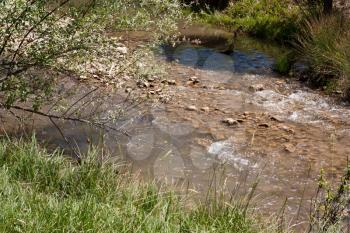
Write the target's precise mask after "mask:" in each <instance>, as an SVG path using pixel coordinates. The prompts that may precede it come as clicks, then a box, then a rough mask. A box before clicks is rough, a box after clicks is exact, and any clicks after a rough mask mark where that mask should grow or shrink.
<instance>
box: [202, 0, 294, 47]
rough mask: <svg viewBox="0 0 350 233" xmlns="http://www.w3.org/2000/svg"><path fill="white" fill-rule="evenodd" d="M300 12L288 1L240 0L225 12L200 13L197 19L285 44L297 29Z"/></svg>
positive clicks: (232, 3) (231, 4)
mask: <svg viewBox="0 0 350 233" xmlns="http://www.w3.org/2000/svg"><path fill="white" fill-rule="evenodd" d="M286 6H290V7H286ZM299 12H300V9H299V8H298V7H296V6H294V5H290V3H289V1H288V0H282V1H281V0H263V1H257V0H239V1H235V2H231V3H230V5H229V6H228V7H227V8H226V9H225V10H224V11H216V12H213V13H210V14H208V13H204V12H203V13H202V14H201V15H200V18H201V21H204V22H206V23H209V24H214V25H219V26H223V27H225V28H227V29H229V30H237V29H240V30H242V31H243V32H246V33H248V34H250V35H253V36H255V37H258V38H262V39H269V40H276V41H279V42H285V41H289V40H290V39H291V38H292V36H293V35H294V33H296V31H297V29H298V28H297V22H298V20H299V19H300V17H299V15H300V14H299Z"/></svg>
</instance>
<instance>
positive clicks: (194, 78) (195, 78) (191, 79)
mask: <svg viewBox="0 0 350 233" xmlns="http://www.w3.org/2000/svg"><path fill="white" fill-rule="evenodd" d="M189 80H190V81H191V82H192V83H193V84H197V83H199V80H198V77H196V76H192V77H191V78H190V79H189Z"/></svg>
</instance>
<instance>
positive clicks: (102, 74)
mask: <svg viewBox="0 0 350 233" xmlns="http://www.w3.org/2000/svg"><path fill="white" fill-rule="evenodd" d="M165 16H166V17H165ZM178 19H181V10H180V4H179V3H178V2H177V1H176V0H169V1H159V0H151V1H150V0H138V1H131V0H122V1H111V0H103V1H97V2H96V1H93V0H83V1H81V0H76V1H74V0H60V1H57V2H54V3H53V2H52V1H49V0H38V1H27V0H4V1H0V95H1V97H2V98H1V100H0V107H1V108H6V109H10V108H11V107H12V106H15V105H18V104H20V103H31V105H32V109H33V110H35V111H37V110H38V109H39V108H40V106H42V105H43V103H44V102H45V101H50V100H51V98H52V95H53V89H54V88H55V84H56V82H55V81H56V80H55V78H54V77H55V76H58V75H54V74H55V73H59V74H62V73H64V74H65V76H67V73H69V75H70V76H75V77H76V76H78V77H79V78H81V79H84V80H85V79H89V80H91V79H93V78H94V77H96V76H97V77H98V78H99V79H100V80H101V79H102V80H104V81H105V82H112V83H117V82H118V81H119V78H120V76H122V75H123V73H122V72H121V70H125V64H129V63H133V64H134V63H135V62H133V61H134V60H137V59H138V58H135V57H133V56H126V55H125V52H121V51H125V49H123V48H124V46H125V45H124V44H122V42H123V41H121V38H120V37H119V36H118V35H117V34H116V33H118V32H121V31H130V30H143V31H150V32H152V33H150V37H151V38H152V40H154V41H156V40H157V39H159V38H166V37H167V36H168V35H169V32H170V31H174V29H176V22H177V20H178ZM113 33H114V34H113ZM120 48H122V50H120ZM111 67H113V68H114V69H111ZM134 68H135V67H131V68H130V69H134Z"/></svg>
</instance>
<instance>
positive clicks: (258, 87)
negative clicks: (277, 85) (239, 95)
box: [249, 84, 265, 92]
mask: <svg viewBox="0 0 350 233" xmlns="http://www.w3.org/2000/svg"><path fill="white" fill-rule="evenodd" d="M264 89H265V88H264V85H262V84H254V85H251V86H249V90H251V91H254V92H258V91H263V90H264Z"/></svg>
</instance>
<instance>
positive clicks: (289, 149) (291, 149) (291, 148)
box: [284, 144, 295, 153]
mask: <svg viewBox="0 0 350 233" xmlns="http://www.w3.org/2000/svg"><path fill="white" fill-rule="evenodd" d="M284 150H285V151H287V152H289V153H294V152H295V147H294V146H293V145H292V144H285V145H284Z"/></svg>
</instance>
